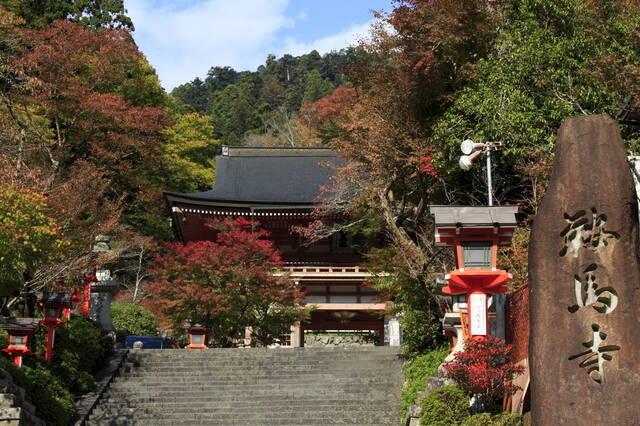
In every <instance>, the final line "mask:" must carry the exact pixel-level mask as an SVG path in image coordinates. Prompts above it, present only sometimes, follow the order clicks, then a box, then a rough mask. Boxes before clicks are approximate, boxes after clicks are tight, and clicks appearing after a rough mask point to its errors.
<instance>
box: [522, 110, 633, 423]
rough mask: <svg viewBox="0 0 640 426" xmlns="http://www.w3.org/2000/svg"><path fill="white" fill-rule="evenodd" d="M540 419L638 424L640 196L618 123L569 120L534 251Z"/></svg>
mask: <svg viewBox="0 0 640 426" xmlns="http://www.w3.org/2000/svg"><path fill="white" fill-rule="evenodd" d="M529 298H530V299H529V300H530V309H531V314H530V318H531V321H530V322H531V333H530V340H529V356H530V369H531V412H532V421H533V424H535V425H537V426H547V425H632V424H634V425H635V424H638V423H640V404H638V401H637V391H638V389H640V369H639V368H638V362H639V361H640V327H639V326H638V316H639V306H640V305H639V301H640V267H639V264H638V204H637V201H636V194H635V188H634V185H633V180H632V178H631V172H630V170H629V164H628V163H627V156H626V153H625V149H624V146H623V142H622V138H621V136H620V132H619V129H618V126H617V124H616V122H615V121H614V120H613V119H611V117H609V116H608V115H606V114H602V115H596V116H586V117H579V118H574V119H570V120H567V121H566V122H565V123H564V124H563V125H562V127H561V128H560V130H559V133H558V142H557V145H556V154H555V161H554V165H553V173H552V176H551V181H550V184H549V187H548V189H547V191H546V194H545V196H544V199H543V201H542V204H541V205H540V208H539V210H538V215H537V216H536V218H535V221H534V226H533V230H532V236H531V244H530V251H529Z"/></svg>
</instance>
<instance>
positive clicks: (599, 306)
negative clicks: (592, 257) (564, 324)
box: [568, 263, 618, 314]
mask: <svg viewBox="0 0 640 426" xmlns="http://www.w3.org/2000/svg"><path fill="white" fill-rule="evenodd" d="M597 269H598V265H596V264H595V263H592V264H591V265H589V266H587V268H586V269H585V270H584V276H583V277H580V276H578V275H575V276H574V288H575V294H576V301H577V303H576V304H575V305H571V306H569V308H568V309H569V312H571V313H574V312H577V311H578V310H579V309H580V308H583V307H585V306H591V307H592V308H593V309H595V310H596V311H598V312H600V313H601V314H608V313H610V312H612V311H613V310H614V309H615V308H616V307H617V306H618V293H617V292H616V290H615V289H614V288H613V287H599V286H598V278H597V276H596V271H597Z"/></svg>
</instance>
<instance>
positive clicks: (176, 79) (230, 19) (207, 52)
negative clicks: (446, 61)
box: [125, 0, 369, 90]
mask: <svg viewBox="0 0 640 426" xmlns="http://www.w3.org/2000/svg"><path fill="white" fill-rule="evenodd" d="M288 2H289V0H243V1H242V2H239V1H229V0H198V1H193V0H153V1H152V0H125V6H126V8H127V10H128V14H129V16H130V17H131V18H132V20H133V22H134V24H135V27H136V31H135V32H134V38H135V40H136V42H137V43H138V46H139V47H140V50H142V52H143V53H144V54H145V55H146V56H147V58H148V60H149V62H150V63H151V64H152V65H153V66H154V67H155V69H156V70H157V72H158V75H159V77H160V80H161V82H162V85H163V86H164V87H165V88H166V89H167V90H171V89H173V88H174V87H175V86H177V85H179V84H182V83H185V82H188V81H191V80H192V79H193V78H195V77H196V76H200V77H204V76H205V75H206V73H207V71H208V70H209V68H210V67H212V66H226V65H228V66H231V67H233V68H235V69H236V70H238V71H240V70H255V69H256V68H257V67H258V66H259V65H260V64H262V63H264V60H265V58H266V56H267V54H269V53H276V54H277V55H282V54H284V53H290V54H293V55H301V54H303V53H307V52H309V51H310V50H312V49H316V50H317V51H318V52H320V53H326V52H329V51H331V50H339V49H341V48H343V47H346V46H348V45H350V44H355V43H356V42H357V39H358V37H359V36H364V35H365V34H366V33H367V28H368V25H369V24H361V25H352V26H351V27H350V28H348V29H346V30H344V31H341V32H340V33H338V34H335V35H332V36H328V37H323V38H321V39H318V40H315V41H312V42H308V43H304V42H300V41H298V40H297V39H296V38H295V37H288V38H285V39H284V40H280V39H278V38H277V35H278V33H279V32H283V30H287V29H292V28H293V26H294V24H295V21H298V22H301V21H305V20H307V19H309V17H307V16H306V15H304V14H301V15H299V16H297V17H296V18H290V17H287V16H286V15H285V9H286V6H287V4H288Z"/></svg>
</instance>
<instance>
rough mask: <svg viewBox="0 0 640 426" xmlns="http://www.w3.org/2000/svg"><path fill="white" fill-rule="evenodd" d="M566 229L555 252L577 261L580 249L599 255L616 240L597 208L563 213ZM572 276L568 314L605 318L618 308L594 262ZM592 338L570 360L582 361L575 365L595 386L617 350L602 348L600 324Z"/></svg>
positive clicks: (604, 336)
mask: <svg viewBox="0 0 640 426" xmlns="http://www.w3.org/2000/svg"><path fill="white" fill-rule="evenodd" d="M564 220H565V222H567V225H566V227H565V228H564V229H563V230H562V232H561V233H560V237H562V239H563V245H562V248H561V249H560V252H559V253H558V254H559V255H560V256H561V257H563V256H566V255H571V256H572V257H574V258H577V257H578V255H579V253H580V250H585V249H586V250H591V251H593V252H595V253H598V252H599V250H600V249H603V248H606V247H607V246H609V245H610V244H611V243H612V242H614V241H616V240H618V239H619V238H620V235H619V234H618V233H617V232H614V231H610V230H607V229H606V228H605V225H606V223H607V215H606V214H598V211H597V209H596V208H591V215H590V216H589V215H587V212H586V210H579V211H577V212H576V213H575V214H574V215H572V216H570V215H569V214H567V213H565V214H564ZM575 272H576V274H575V275H574V292H575V298H576V303H575V304H573V305H571V306H568V307H567V308H568V311H569V312H570V313H571V314H575V313H577V312H578V311H580V310H581V309H583V308H587V307H591V308H593V309H594V310H596V311H597V312H598V313H599V314H602V315H607V314H609V313H611V312H613V311H614V310H615V309H616V307H617V306H618V293H617V291H616V290H615V288H614V287H613V286H611V285H610V283H609V282H608V277H607V276H606V274H605V273H604V271H602V270H601V268H600V267H599V266H598V264H597V263H591V264H589V265H588V266H586V267H580V270H578V271H575ZM591 331H592V338H591V340H589V341H587V342H583V343H582V346H584V347H585V348H587V350H585V351H583V352H580V353H577V354H574V355H571V356H569V361H572V360H575V359H579V358H582V360H581V362H580V363H579V364H578V366H579V367H580V368H586V369H587V374H588V375H589V377H591V379H593V380H594V381H595V382H597V383H604V364H605V362H606V361H611V360H612V359H613V355H612V354H611V352H615V351H619V350H620V346H618V345H605V344H604V341H605V340H606V339H607V337H608V336H607V334H606V333H605V332H603V331H601V327H600V325H599V324H592V325H591Z"/></svg>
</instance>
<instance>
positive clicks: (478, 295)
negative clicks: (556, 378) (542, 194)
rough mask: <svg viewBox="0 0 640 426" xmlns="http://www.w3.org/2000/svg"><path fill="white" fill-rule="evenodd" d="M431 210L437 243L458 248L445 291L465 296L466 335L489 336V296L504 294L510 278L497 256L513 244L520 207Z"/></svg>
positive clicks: (501, 318) (455, 207) (475, 336)
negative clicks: (499, 265) (499, 263)
mask: <svg viewBox="0 0 640 426" xmlns="http://www.w3.org/2000/svg"><path fill="white" fill-rule="evenodd" d="M430 210H431V213H432V214H433V215H434V216H435V222H436V223H435V225H436V234H435V242H436V245H438V246H444V247H453V248H454V249H455V259H456V269H454V270H453V271H450V272H449V273H448V274H446V275H445V280H446V282H447V285H446V286H445V287H444V288H443V289H442V292H443V293H445V294H448V295H464V296H465V297H466V306H464V305H463V309H461V310H462V312H461V313H460V319H461V320H462V324H463V325H464V327H463V331H464V335H465V336H471V337H472V338H486V336H488V335H489V323H488V307H489V303H488V301H489V296H490V295H496V294H502V293H505V292H506V291H507V287H505V284H506V283H507V282H508V281H509V280H510V279H511V274H509V273H508V272H507V271H504V270H501V269H498V267H497V259H498V250H499V248H500V247H501V246H507V245H509V244H510V243H511V238H512V237H513V232H514V230H515V228H516V216H515V214H516V212H517V210H518V207H517V206H506V207H491V206H490V207H485V206H478V207H475V206H474V207H471V206H431V207H430ZM464 308H466V313H465V312H464ZM465 314H466V316H465ZM496 315H497V316H500V318H498V319H497V321H496V322H497V323H496V329H497V330H504V315H502V313H501V312H496ZM462 316H465V318H466V321H464V319H465V318H462ZM445 320H447V318H446V317H445ZM500 322H502V324H500ZM496 334H504V333H503V331H502V332H500V333H496ZM497 337H503V336H497ZM457 347H460V345H457Z"/></svg>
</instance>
